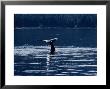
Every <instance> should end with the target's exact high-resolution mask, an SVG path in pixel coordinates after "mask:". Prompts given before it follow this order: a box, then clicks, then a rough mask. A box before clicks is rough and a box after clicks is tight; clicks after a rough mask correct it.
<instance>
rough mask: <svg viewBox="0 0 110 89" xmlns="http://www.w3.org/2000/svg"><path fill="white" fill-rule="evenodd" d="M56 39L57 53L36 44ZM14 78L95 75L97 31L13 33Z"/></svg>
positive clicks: (31, 30) (34, 29)
mask: <svg viewBox="0 0 110 89" xmlns="http://www.w3.org/2000/svg"><path fill="white" fill-rule="evenodd" d="M55 37H57V38H58V41H56V43H55V47H56V53H55V54H54V55H49V50H50V47H48V46H47V45H46V44H45V43H43V42H41V41H39V40H42V39H50V38H55ZM14 44H15V46H14V75H15V76H96V75H97V29H96V28H52V27H51V28H50V27H48V28H47V27H46V28H38V27H22V28H15V30H14Z"/></svg>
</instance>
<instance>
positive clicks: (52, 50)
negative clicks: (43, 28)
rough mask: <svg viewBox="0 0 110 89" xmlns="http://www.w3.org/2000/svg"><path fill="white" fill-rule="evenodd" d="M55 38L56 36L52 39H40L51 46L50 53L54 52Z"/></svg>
mask: <svg viewBox="0 0 110 89" xmlns="http://www.w3.org/2000/svg"><path fill="white" fill-rule="evenodd" d="M56 40H58V38H53V39H50V40H42V41H44V42H46V43H47V44H48V45H50V46H51V49H50V54H54V53H55V46H54V42H55V41H56Z"/></svg>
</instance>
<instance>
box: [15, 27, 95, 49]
mask: <svg viewBox="0 0 110 89" xmlns="http://www.w3.org/2000/svg"><path fill="white" fill-rule="evenodd" d="M14 32H15V33H14V44H15V46H20V45H25V44H28V45H34V46H41V45H43V46H45V45H46V44H45V43H43V42H41V41H38V40H44V39H51V38H55V37H57V38H58V41H56V45H57V46H71V45H73V46H76V47H96V46H97V29H96V28H36V27H28V28H26V27H25V28H16V29H15V30H14Z"/></svg>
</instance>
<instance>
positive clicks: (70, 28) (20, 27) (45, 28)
mask: <svg viewBox="0 0 110 89" xmlns="http://www.w3.org/2000/svg"><path fill="white" fill-rule="evenodd" d="M56 28H58V29H64V28H65V29H96V28H97V27H15V28H14V29H18V30H20V29H56Z"/></svg>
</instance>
